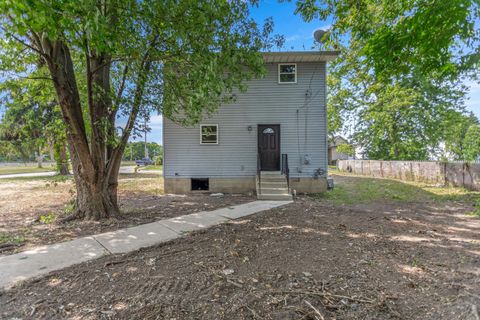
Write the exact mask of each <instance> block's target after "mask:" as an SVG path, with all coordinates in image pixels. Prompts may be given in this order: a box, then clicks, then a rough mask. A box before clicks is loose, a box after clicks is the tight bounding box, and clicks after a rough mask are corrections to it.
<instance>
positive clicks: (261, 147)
mask: <svg viewBox="0 0 480 320" xmlns="http://www.w3.org/2000/svg"><path fill="white" fill-rule="evenodd" d="M258 153H259V156H260V169H261V170H264V171H278V170H280V125H279V124H272V125H264V124H259V125H258Z"/></svg>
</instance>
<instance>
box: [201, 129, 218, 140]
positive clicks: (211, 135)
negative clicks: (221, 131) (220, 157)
mask: <svg viewBox="0 0 480 320" xmlns="http://www.w3.org/2000/svg"><path fill="white" fill-rule="evenodd" d="M200 144H218V125H216V124H202V125H200Z"/></svg>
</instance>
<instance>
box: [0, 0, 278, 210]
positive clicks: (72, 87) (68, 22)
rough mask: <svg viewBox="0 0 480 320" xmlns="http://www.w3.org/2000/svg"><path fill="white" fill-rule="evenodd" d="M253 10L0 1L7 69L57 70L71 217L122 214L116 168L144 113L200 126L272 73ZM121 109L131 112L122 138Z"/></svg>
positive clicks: (132, 1) (241, 5)
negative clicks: (72, 197) (72, 194)
mask: <svg viewBox="0 0 480 320" xmlns="http://www.w3.org/2000/svg"><path fill="white" fill-rule="evenodd" d="M248 7H249V4H248V3H246V2H245V1H242V0H232V1H196V0H183V1H170V0H167V1H138V0H84V1H76V0H55V1H50V0H30V1H27V0H4V1H2V2H1V3H0V27H1V38H2V40H1V41H2V43H1V46H0V47H1V49H0V50H1V51H0V59H1V61H0V63H1V68H3V69H4V70H5V71H8V72H9V76H21V77H26V78H32V81H34V80H35V79H33V78H34V77H31V76H30V74H31V72H32V70H35V69H36V67H37V66H38V65H39V64H40V65H45V66H46V67H47V69H48V71H49V72H48V78H49V81H51V84H52V85H53V87H54V89H55V92H56V98H57V101H58V104H59V105H60V109H61V112H62V116H63V121H64V124H65V126H66V129H67V141H68V144H69V149H70V156H71V162H72V167H73V173H74V177H75V184H76V191H77V194H76V211H75V214H74V215H73V216H72V217H82V218H87V219H100V218H105V217H112V216H116V215H117V214H118V212H119V208H118V204H117V185H118V170H119V167H120V161H121V159H122V154H123V152H124V149H125V146H126V143H127V141H128V138H129V136H130V134H131V132H132V130H133V128H134V126H135V123H136V120H137V117H138V116H139V114H140V113H144V114H148V110H151V109H156V110H158V111H161V112H163V114H164V115H165V116H167V117H171V118H172V119H174V120H176V121H178V122H180V123H182V124H192V123H195V122H197V121H199V120H200V119H201V118H202V116H203V114H204V113H210V112H213V111H215V110H216V109H217V108H218V106H219V105H220V103H221V102H226V101H228V100H229V99H230V97H229V95H228V93H229V92H231V91H232V90H234V89H235V88H240V89H244V87H243V85H242V84H243V82H244V80H248V79H251V78H252V77H254V76H259V75H261V74H262V73H263V72H264V70H263V61H262V57H261V55H260V53H259V51H260V50H261V49H262V47H263V46H264V44H265V42H266V37H267V36H268V32H269V31H270V30H271V26H270V25H267V27H266V28H264V30H263V32H262V30H258V27H257V25H256V24H255V23H254V22H253V21H252V20H251V19H250V18H249V17H248V15H249V12H248ZM5 77H6V75H4V76H3V77H0V79H4V78H5ZM37 80H38V79H37ZM178 114H181V117H179V116H177V115H178ZM119 116H123V117H125V118H127V123H126V125H125V127H124V128H123V131H122V133H121V134H120V135H118V133H117V130H116V126H115V121H116V119H117V117H119Z"/></svg>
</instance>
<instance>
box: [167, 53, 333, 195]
mask: <svg viewBox="0 0 480 320" xmlns="http://www.w3.org/2000/svg"><path fill="white" fill-rule="evenodd" d="M337 55H338V52H330V51H328V52H269V53H264V61H265V66H266V69H267V75H266V76H265V77H264V78H261V79H255V80H252V81H250V82H249V83H248V90H247V92H245V93H239V94H237V98H236V100H235V102H234V103H232V104H228V105H224V106H221V107H220V109H219V110H218V112H217V113H216V114H214V115H212V116H210V117H208V118H206V119H204V120H203V122H202V123H200V124H199V125H198V126H195V127H182V126H180V125H178V124H176V123H174V122H173V121H171V120H169V119H167V118H165V119H164V143H163V145H164V169H163V172H164V181H165V192H167V193H189V192H194V191H207V190H208V191H210V192H226V193H246V192H256V194H257V196H258V198H259V199H290V198H291V194H292V192H293V191H294V190H295V191H296V192H298V193H314V192H315V193H316V192H322V191H325V190H326V188H327V183H326V177H327V149H328V145H327V115H326V64H327V61H331V60H333V59H334V58H335V57H336V56H337Z"/></svg>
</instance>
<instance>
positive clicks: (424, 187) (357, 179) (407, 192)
mask: <svg viewBox="0 0 480 320" xmlns="http://www.w3.org/2000/svg"><path fill="white" fill-rule="evenodd" d="M330 173H331V174H333V178H334V181H335V188H334V189H333V190H331V191H328V192H326V193H323V194H319V195H317V196H316V197H318V198H321V199H325V200H327V201H329V202H332V203H334V204H347V205H351V204H356V203H371V202H375V201H382V200H387V201H447V200H450V201H462V202H463V201H465V202H471V203H475V202H478V203H479V204H478V207H479V210H480V192H475V191H469V190H466V189H464V188H456V187H438V186H434V185H429V184H425V183H418V182H405V181H399V180H392V179H381V178H370V177H364V176H355V175H352V174H346V173H343V172H338V171H333V170H331V171H330Z"/></svg>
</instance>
